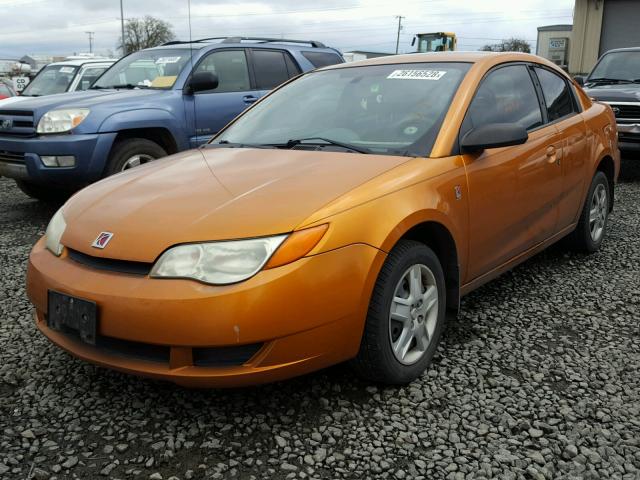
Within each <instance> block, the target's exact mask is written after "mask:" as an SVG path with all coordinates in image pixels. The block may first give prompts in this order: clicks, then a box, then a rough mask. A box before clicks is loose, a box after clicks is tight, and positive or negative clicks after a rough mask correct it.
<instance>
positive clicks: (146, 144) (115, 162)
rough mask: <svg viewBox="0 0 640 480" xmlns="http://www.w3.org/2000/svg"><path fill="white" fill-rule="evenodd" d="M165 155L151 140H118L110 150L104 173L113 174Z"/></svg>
mask: <svg viewBox="0 0 640 480" xmlns="http://www.w3.org/2000/svg"><path fill="white" fill-rule="evenodd" d="M166 156H167V152H165V151H164V149H163V148H162V147H161V146H160V145H158V144H157V143H155V142H152V141H151V140H147V139H146V138H128V139H126V140H121V141H118V142H117V143H116V144H115V146H114V147H113V149H112V150H111V154H110V155H109V164H108V165H107V172H106V173H107V175H113V174H115V173H119V172H123V171H125V170H128V169H130V168H134V167H137V166H138V165H142V164H144V163H148V162H151V161H153V160H156V159H158V158H162V157H166Z"/></svg>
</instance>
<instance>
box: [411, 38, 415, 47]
mask: <svg viewBox="0 0 640 480" xmlns="http://www.w3.org/2000/svg"><path fill="white" fill-rule="evenodd" d="M415 44H416V37H413V40H411V46H412V47H413V46H415Z"/></svg>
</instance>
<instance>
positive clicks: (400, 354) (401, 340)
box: [393, 327, 413, 360]
mask: <svg viewBox="0 0 640 480" xmlns="http://www.w3.org/2000/svg"><path fill="white" fill-rule="evenodd" d="M412 343H413V333H412V331H411V328H410V327H407V328H404V329H403V330H402V333H401V334H400V336H399V337H398V339H397V340H396V342H395V343H394V344H393V351H394V353H395V354H396V357H397V358H399V359H402V360H404V358H405V357H406V356H407V353H408V352H409V348H411V344H412Z"/></svg>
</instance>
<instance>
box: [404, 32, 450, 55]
mask: <svg viewBox="0 0 640 480" xmlns="http://www.w3.org/2000/svg"><path fill="white" fill-rule="evenodd" d="M416 39H417V40H418V49H417V50H416V52H418V53H425V52H452V51H454V50H455V49H456V47H457V43H458V39H457V38H456V34H455V33H451V32H433V33H418V34H417V35H416V36H415V37H413V42H411V46H415V44H416Z"/></svg>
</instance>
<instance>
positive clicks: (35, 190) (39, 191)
mask: <svg viewBox="0 0 640 480" xmlns="http://www.w3.org/2000/svg"><path fill="white" fill-rule="evenodd" d="M16 185H17V186H18V188H19V189H20V190H22V193H24V194H25V195H27V196H29V197H31V198H35V199H36V200H40V201H41V202H63V201H65V200H66V199H67V198H69V197H70V196H71V194H72V193H73V192H71V191H70V190H62V189H59V188H55V187H51V186H49V185H42V184H38V183H31V182H27V181H25V180H16Z"/></svg>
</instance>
